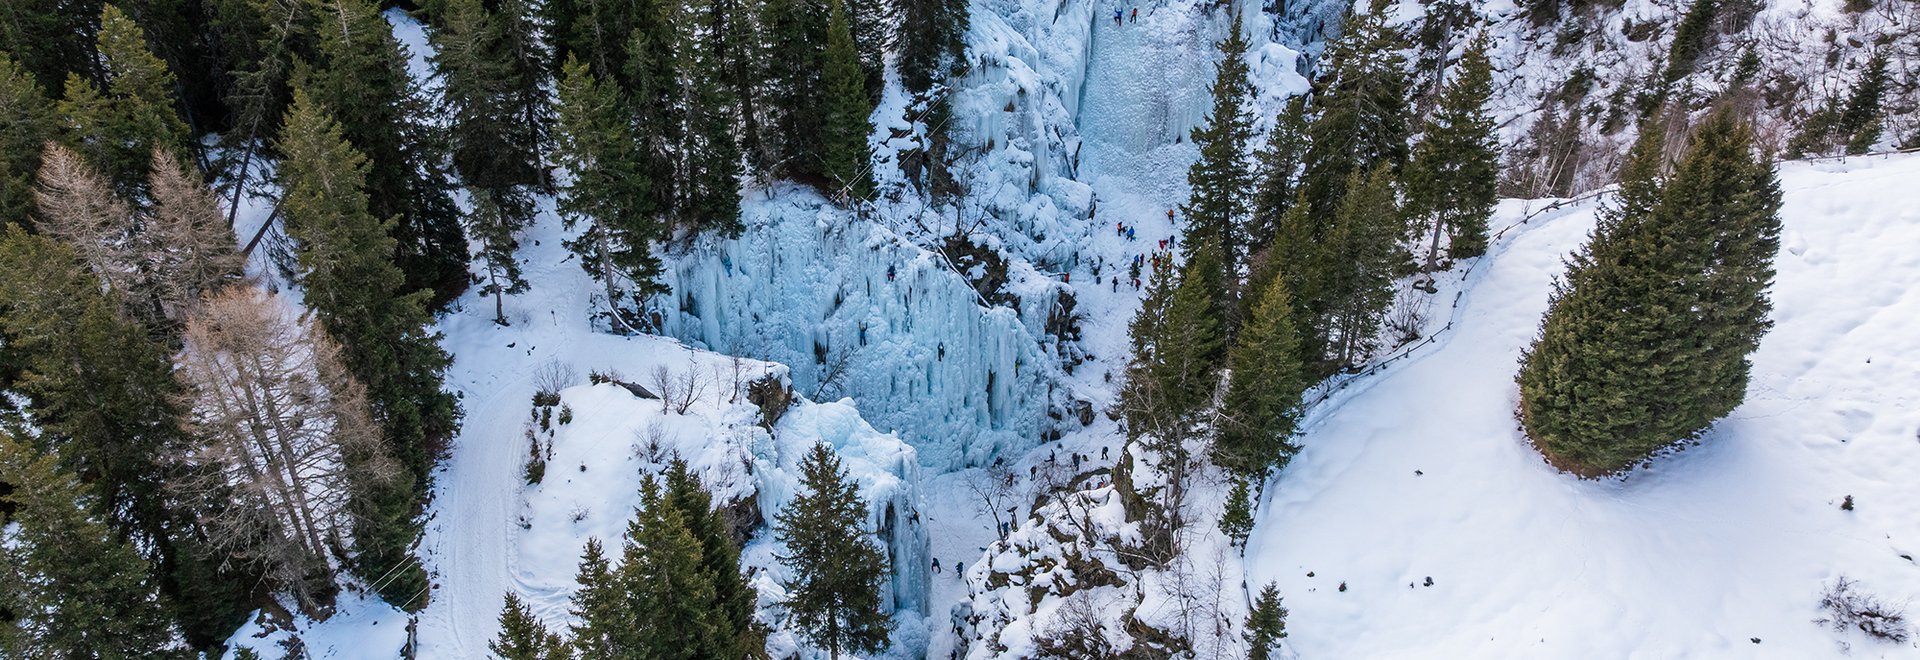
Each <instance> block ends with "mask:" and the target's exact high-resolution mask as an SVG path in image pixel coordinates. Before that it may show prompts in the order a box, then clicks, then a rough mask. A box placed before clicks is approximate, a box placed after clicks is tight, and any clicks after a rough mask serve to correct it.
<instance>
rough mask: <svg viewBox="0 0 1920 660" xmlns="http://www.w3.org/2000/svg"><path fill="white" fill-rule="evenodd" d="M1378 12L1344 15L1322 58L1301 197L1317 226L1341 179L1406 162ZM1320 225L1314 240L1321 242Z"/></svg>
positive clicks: (1393, 65) (1395, 46) (1390, 50)
mask: <svg viewBox="0 0 1920 660" xmlns="http://www.w3.org/2000/svg"><path fill="white" fill-rule="evenodd" d="M1376 4H1378V3H1376ZM1380 14H1381V11H1379V10H1376V11H1370V12H1367V13H1363V14H1355V15H1353V16H1350V17H1349V18H1348V20H1347V22H1346V23H1345V24H1344V25H1342V26H1341V34H1340V36H1339V37H1337V38H1335V39H1334V40H1333V42H1332V43H1330V44H1328V46H1327V52H1326V54H1325V55H1324V56H1323V57H1322V62H1323V70H1324V71H1325V73H1323V74H1322V75H1321V77H1320V80H1319V81H1318V82H1316V84H1315V86H1314V89H1315V90H1316V91H1315V96H1314V110H1315V112H1316V113H1317V116H1316V117H1315V118H1314V120H1313V123H1312V124H1310V125H1309V126H1308V128H1307V137H1308V140H1307V156H1306V163H1305V170H1304V172H1303V173H1302V177H1301V182H1300V186H1301V190H1302V192H1303V194H1304V195H1305V196H1306V202H1307V204H1308V205H1309V207H1310V210H1311V211H1312V214H1311V215H1312V217H1313V218H1315V219H1316V220H1317V221H1319V222H1321V223H1325V222H1326V221H1327V220H1328V219H1331V218H1332V217H1333V216H1334V214H1335V212H1336V211H1337V210H1338V209H1339V206H1340V203H1341V199H1342V198H1344V197H1346V184H1347V181H1348V176H1349V175H1351V174H1352V173H1354V172H1356V171H1358V172H1371V171H1373V169H1374V168H1376V167H1379V166H1381V165H1387V166H1389V167H1390V168H1393V169H1398V168H1399V167H1400V165H1401V164H1403V163H1404V162H1405V161H1406V159H1407V137H1408V135H1409V133H1410V129H1409V127H1408V122H1407V101H1406V97H1407V81H1406V69H1407V67H1406V64H1405V61H1404V59H1403V58H1402V57H1401V56H1400V54H1399V53H1400V49H1401V47H1400V44H1399V43H1398V39H1397V38H1396V35H1395V33H1394V31H1393V29H1392V28H1389V27H1388V26H1387V25H1386V24H1385V22H1384V21H1383V18H1382V17H1381V15H1380ZM1326 229H1327V226H1326V225H1325V224H1321V225H1320V227H1319V229H1318V230H1316V231H1315V233H1314V237H1315V238H1316V239H1317V238H1320V237H1321V236H1323V235H1324V233H1325V231H1326Z"/></svg>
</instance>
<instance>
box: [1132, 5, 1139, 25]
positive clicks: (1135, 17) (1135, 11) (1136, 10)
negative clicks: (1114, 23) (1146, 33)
mask: <svg viewBox="0 0 1920 660" xmlns="http://www.w3.org/2000/svg"><path fill="white" fill-rule="evenodd" d="M1133 22H1135V23H1138V22H1140V8H1139V7H1134V8H1133Z"/></svg>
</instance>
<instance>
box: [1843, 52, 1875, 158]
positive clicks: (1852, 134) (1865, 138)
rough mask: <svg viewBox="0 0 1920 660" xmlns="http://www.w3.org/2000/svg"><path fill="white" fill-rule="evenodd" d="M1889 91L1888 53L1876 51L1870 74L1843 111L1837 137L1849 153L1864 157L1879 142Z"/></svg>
mask: <svg viewBox="0 0 1920 660" xmlns="http://www.w3.org/2000/svg"><path fill="white" fill-rule="evenodd" d="M1886 90H1887V53H1886V51H1876V52H1875V53H1874V54H1873V57H1871V58H1868V60H1867V71H1866V73H1864V74H1861V76H1860V82H1859V84H1857V85H1854V87H1853V93H1852V94H1850V95H1848V96H1847V104H1846V105H1845V106H1843V107H1842V109H1841V111H1840V117H1839V120H1840V121H1839V123H1838V125H1836V126H1835V127H1834V128H1835V129H1836V130H1835V133H1836V134H1837V135H1838V137H1840V138H1841V139H1844V140H1845V141H1846V147H1847V153H1849V154H1864V153H1867V150H1868V149H1871V148H1873V143H1875V142H1878V141H1880V131H1881V123H1880V99H1881V97H1882V96H1885V95H1886Z"/></svg>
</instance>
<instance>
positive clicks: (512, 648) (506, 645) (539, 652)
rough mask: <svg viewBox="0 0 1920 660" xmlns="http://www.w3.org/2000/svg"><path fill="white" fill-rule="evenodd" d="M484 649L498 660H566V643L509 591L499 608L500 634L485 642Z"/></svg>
mask: <svg viewBox="0 0 1920 660" xmlns="http://www.w3.org/2000/svg"><path fill="white" fill-rule="evenodd" d="M487 650H488V651H492V652H493V655H494V656H496V657H498V658H500V660H550V659H558V658H564V657H566V642H564V641H561V639H560V636H559V635H556V634H554V633H553V631H551V630H547V624H545V623H543V622H541V621H540V617H539V616H538V615H535V614H534V613H533V610H531V609H528V608H527V604H526V603H524V602H521V601H520V597H519V596H518V595H515V594H514V593H513V592H512V591H508V592H507V604H506V605H504V606H502V607H501V608H500V634H499V635H498V636H495V637H494V638H493V641H491V642H487Z"/></svg>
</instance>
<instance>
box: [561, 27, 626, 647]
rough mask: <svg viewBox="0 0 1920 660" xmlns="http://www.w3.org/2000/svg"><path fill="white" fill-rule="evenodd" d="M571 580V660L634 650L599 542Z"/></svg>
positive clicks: (591, 542)
mask: <svg viewBox="0 0 1920 660" xmlns="http://www.w3.org/2000/svg"><path fill="white" fill-rule="evenodd" d="M583 66H584V65H583ZM573 580H574V582H575V583H578V584H579V585H580V588H579V589H577V590H575V591H574V592H573V599H572V600H573V608H572V612H573V616H574V618H577V619H579V620H580V623H578V624H576V625H573V626H571V630H572V632H573V655H574V657H579V658H619V657H629V655H628V654H630V653H633V651H632V649H633V648H634V647H633V643H632V640H631V636H632V635H633V633H634V631H635V630H637V629H638V628H639V622H638V621H637V620H636V619H635V618H634V616H633V612H631V611H629V610H627V609H626V608H625V607H624V606H623V604H622V603H621V599H622V598H621V593H620V592H621V586H620V583H619V580H618V578H616V577H615V575H614V572H613V569H612V568H611V567H610V566H609V565H608V564H607V557H606V553H605V552H603V551H602V550H601V549H600V540H599V539H595V538H588V539H587V548H586V550H585V551H583V552H582V553H581V555H580V570H579V571H577V572H575V573H574V577H573Z"/></svg>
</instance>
